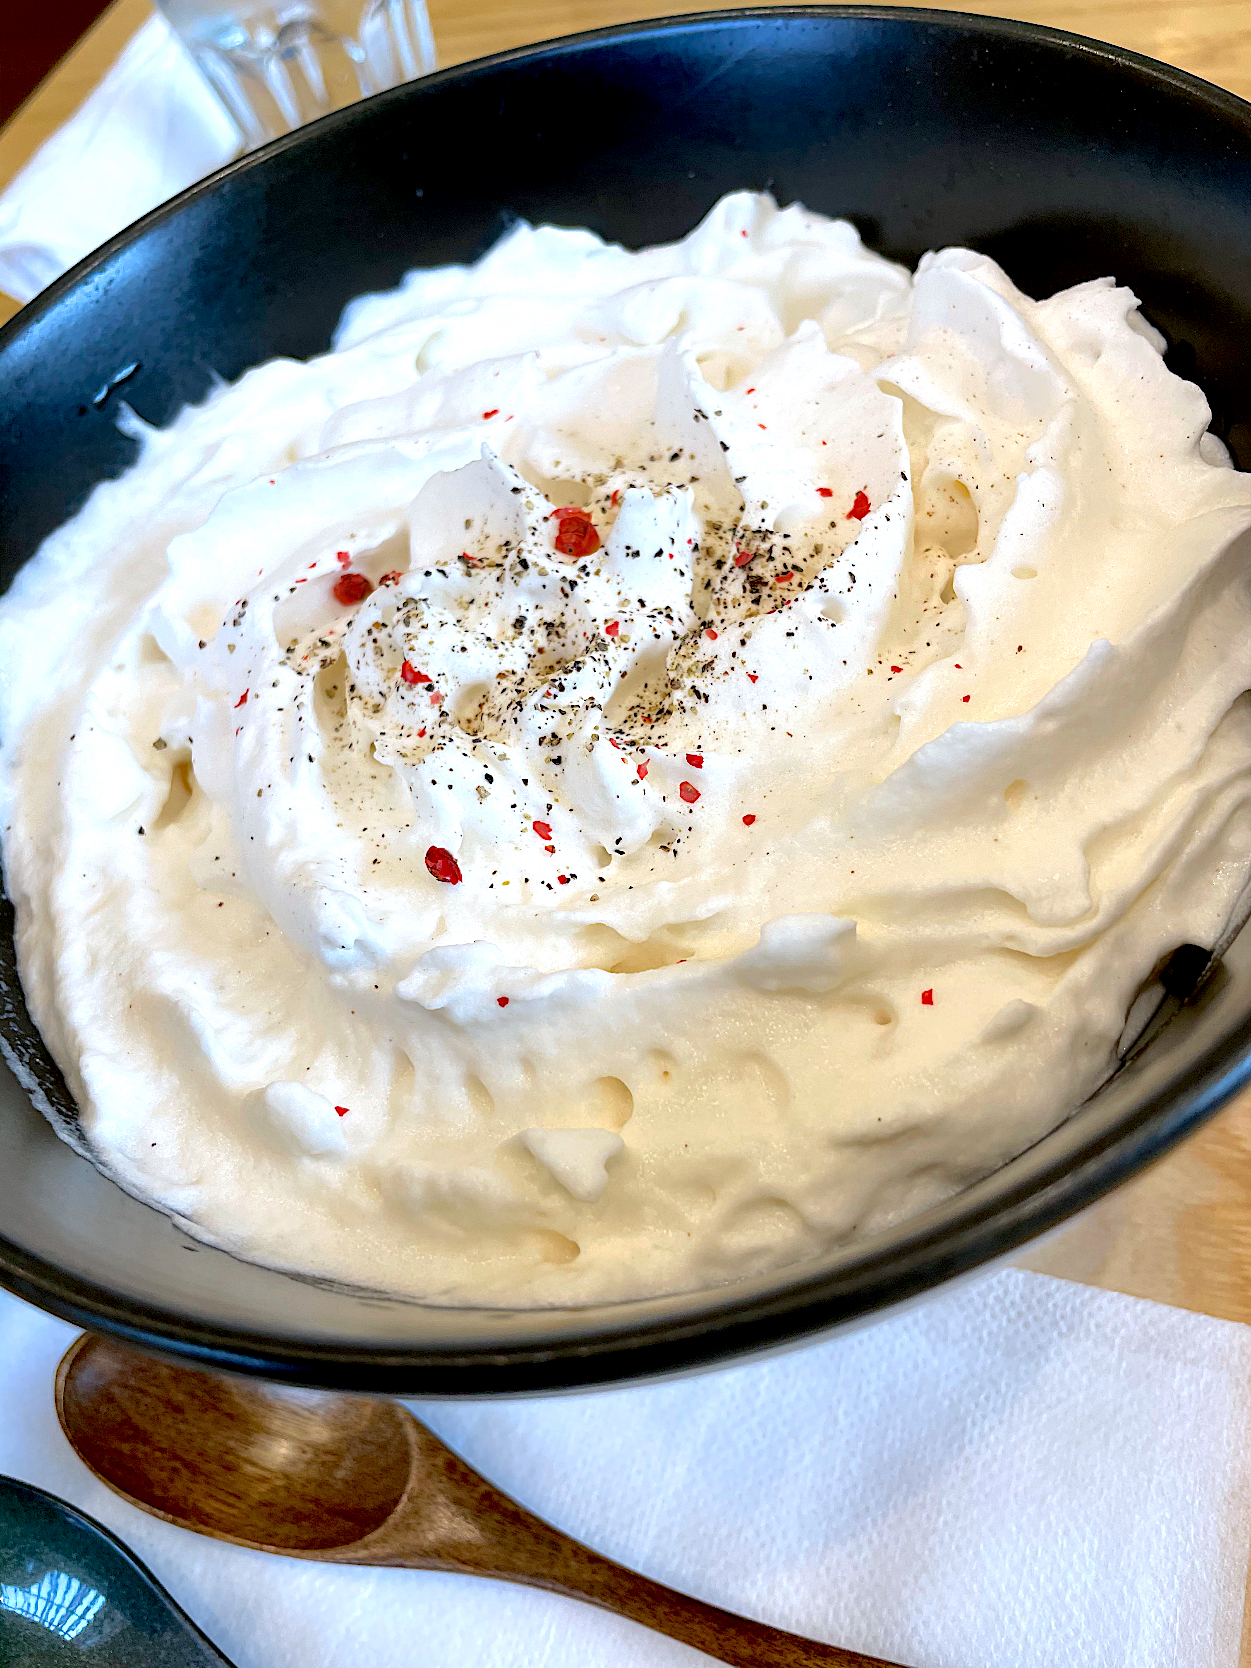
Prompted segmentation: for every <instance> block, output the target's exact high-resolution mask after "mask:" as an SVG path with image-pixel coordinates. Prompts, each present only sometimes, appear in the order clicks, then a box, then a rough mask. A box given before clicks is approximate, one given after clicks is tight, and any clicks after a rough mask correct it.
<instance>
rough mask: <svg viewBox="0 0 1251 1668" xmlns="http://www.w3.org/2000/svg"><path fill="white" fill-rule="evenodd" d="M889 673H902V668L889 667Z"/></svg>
mask: <svg viewBox="0 0 1251 1668" xmlns="http://www.w3.org/2000/svg"><path fill="white" fill-rule="evenodd" d="M891 671H892V672H902V671H903V667H902V666H892V667H891Z"/></svg>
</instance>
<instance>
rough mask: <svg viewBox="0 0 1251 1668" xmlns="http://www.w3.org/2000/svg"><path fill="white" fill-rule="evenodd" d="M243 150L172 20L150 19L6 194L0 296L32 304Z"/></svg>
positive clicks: (0, 201) (0, 213)
mask: <svg viewBox="0 0 1251 1668" xmlns="http://www.w3.org/2000/svg"><path fill="white" fill-rule="evenodd" d="M240 148H241V141H240V137H239V131H238V129H237V128H236V127H235V125H234V123H233V122H232V121H231V119H230V117H229V116H228V115H227V114H226V112H225V110H223V108H222V107H221V105H220V104H219V103H218V101H217V98H216V95H215V94H214V93H213V92H212V90H211V88H210V87H209V86H208V84H207V83H206V82H205V80H204V79H203V77H202V76H201V74H200V72H199V70H198V69H196V67H195V65H194V63H193V62H192V61H191V58H190V56H189V55H188V54H187V52H186V51H185V50H184V49H183V47H182V46H181V44H180V43H179V41H178V39H177V37H176V36H175V35H174V34H173V32H172V31H171V29H170V27H169V25H168V24H167V23H166V21H165V19H164V18H163V17H160V16H159V15H156V16H153V17H151V18H150V19H149V20H148V22H147V23H145V24H144V25H143V27H142V28H141V29H140V30H139V32H138V33H137V34H136V35H135V36H134V38H133V39H132V40H131V42H130V44H129V45H128V46H127V47H126V49H125V51H124V52H123V53H122V54H121V56H120V57H119V58H118V60H117V62H116V63H115V64H114V65H113V67H112V68H111V69H110V70H109V72H108V74H107V75H106V76H105V77H104V80H103V81H101V83H100V84H99V86H98V87H97V88H96V89H95V91H94V92H93V93H91V94H90V95H89V96H88V97H87V98H86V99H84V101H83V103H82V104H81V105H80V106H79V108H78V109H77V111H76V112H75V113H74V115H73V116H72V117H71V118H70V120H69V121H68V122H66V123H65V125H64V127H62V128H59V129H58V130H57V132H56V133H54V134H53V135H52V137H51V139H49V140H48V141H47V143H46V144H44V145H42V146H41V147H40V149H39V150H38V151H36V152H35V155H34V156H33V157H32V158H31V159H30V161H29V162H28V163H27V164H26V166H25V168H23V169H22V170H21V172H20V173H19V174H17V175H16V176H15V177H14V179H13V180H12V181H11V182H10V184H9V187H8V189H7V191H5V192H4V194H3V196H0V290H4V291H5V292H6V293H7V294H9V295H11V296H14V297H16V299H17V300H18V301H29V300H30V299H31V297H32V296H35V295H37V294H38V293H39V291H40V290H41V289H43V288H45V286H46V285H48V284H50V283H51V282H52V280H53V279H54V278H59V277H60V275H61V273H63V272H66V271H68V269H69V268H70V267H71V266H73V265H74V264H75V262H77V261H80V260H82V258H83V256H84V255H89V254H90V253H91V251H92V250H93V249H95V248H98V247H99V245H100V244H102V243H104V242H105V241H106V240H107V239H108V238H111V237H112V236H113V234H114V233H115V232H120V231H121V229H122V227H123V226H129V225H130V223H131V221H132V220H138V219H139V217H140V215H143V214H147V213H148V211H149V210H150V209H154V208H156V206H157V204H158V203H163V202H165V201H166V200H167V198H170V197H173V196H175V195H176V193H178V192H179V191H182V190H185V188H186V187H187V186H189V185H193V184H194V183H195V181H196V180H198V179H203V178H204V176H205V174H211V173H212V171H213V169H214V168H220V167H221V166H222V164H223V163H224V162H229V161H230V159H231V157H232V156H234V155H236V154H237V152H238V151H239V149H240Z"/></svg>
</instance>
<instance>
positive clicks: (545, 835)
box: [530, 822, 552, 840]
mask: <svg viewBox="0 0 1251 1668" xmlns="http://www.w3.org/2000/svg"><path fill="white" fill-rule="evenodd" d="M530 826H531V828H533V830H534V832H535V833H536V834H537V835H538V837H539V839H540V840H550V839H551V837H552V825H551V823H550V822H532V823H531V824H530Z"/></svg>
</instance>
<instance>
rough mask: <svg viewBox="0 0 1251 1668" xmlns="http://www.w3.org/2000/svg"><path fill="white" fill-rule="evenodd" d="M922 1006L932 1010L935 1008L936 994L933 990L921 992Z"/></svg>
mask: <svg viewBox="0 0 1251 1668" xmlns="http://www.w3.org/2000/svg"><path fill="white" fill-rule="evenodd" d="M921 1006H922V1007H923V1008H932V1007H933V1006H934V992H933V991H932V990H923V991H922V992H921Z"/></svg>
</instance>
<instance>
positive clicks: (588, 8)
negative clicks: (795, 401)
mask: <svg viewBox="0 0 1251 1668" xmlns="http://www.w3.org/2000/svg"><path fill="white" fill-rule="evenodd" d="M753 3H754V0H753ZM732 4H733V0H720V5H719V6H718V9H725V8H726V7H727V5H732ZM429 6H430V12H431V17H432V21H433V24H434V30H435V36H436V38H437V41H438V47H439V58H440V63H441V65H443V66H449V65H452V64H458V63H463V62H465V61H466V60H468V59H470V58H478V57H482V56H484V55H486V54H488V53H491V52H498V51H502V50H505V49H506V48H509V47H515V46H523V45H526V44H527V43H529V42H532V41H539V40H546V39H550V38H551V37H553V36H556V35H564V34H571V33H574V32H576V31H577V30H581V29H592V28H599V27H602V26H605V25H609V24H614V23H623V22H628V21H631V20H634V19H637V18H645V17H656V16H662V15H664V14H665V13H666V12H674V11H682V10H699V9H706V8H701V7H700V6H699V5H698V0H672V3H671V4H668V5H666V4H664V3H663V0H662V3H660V4H649V3H648V0H429ZM707 9H711V8H707ZM952 9H957V8H952ZM958 9H959V10H962V11H968V12H979V13H983V14H986V15H991V16H1005V15H1006V16H1011V17H1015V18H1019V19H1022V20H1024V21H1027V22H1032V23H1044V24H1050V25H1052V26H1054V27H1056V28H1061V29H1070V30H1073V31H1074V32H1075V33H1078V34H1083V35H1091V36H1094V37H1096V38H1098V39H1101V40H1106V41H1112V42H1114V43H1115V44H1117V45H1120V46H1126V47H1130V48H1132V49H1133V50H1134V51H1137V52H1142V53H1145V54H1147V55H1148V56H1149V57H1153V58H1161V59H1163V60H1164V61H1165V62H1167V63H1171V64H1175V65H1177V66H1178V68H1180V69H1185V70H1190V71H1191V72H1192V73H1194V74H1196V75H1200V76H1203V77H1204V78H1205V79H1207V80H1209V81H1215V82H1217V83H1219V84H1220V85H1221V86H1224V87H1227V88H1229V89H1230V91H1232V92H1235V93H1238V94H1239V95H1240V96H1241V97H1243V98H1247V99H1251V4H1248V0H1201V3H1197V4H1179V3H1176V0H1032V3H1026V4H1017V5H1012V4H1011V3H1010V0H965V3H964V4H962V5H961V6H960V7H959V8H958ZM149 12H150V0H114V4H113V5H112V6H111V7H110V9H109V10H108V11H107V12H106V13H105V14H104V15H103V16H102V17H101V18H100V20H99V22H98V23H97V24H96V25H95V27H94V28H93V29H91V30H90V31H89V33H88V34H86V35H85V36H84V37H83V38H82V40H81V41H80V42H79V43H78V45H77V46H76V47H75V48H74V49H73V51H72V52H70V53H69V55H68V56H67V57H66V58H65V59H63V60H62V62H61V63H60V64H59V65H58V66H57V68H56V69H55V70H54V71H53V72H52V74H51V75H50V76H49V77H48V78H47V80H46V81H44V82H43V84H42V85H41V86H40V87H39V88H37V89H36V91H35V92H34V93H33V94H32V95H31V97H30V98H29V99H28V100H27V101H26V103H25V104H24V105H23V106H22V108H21V109H20V110H19V111H18V112H17V114H16V115H15V116H14V117H13V119H12V120H11V121H10V122H9V123H8V124H7V126H5V127H4V128H3V129H2V130H0V189H3V187H4V186H5V185H6V184H7V182H8V180H9V179H10V178H11V177H12V175H13V174H15V173H16V172H17V170H18V169H19V168H20V167H21V166H22V164H23V163H24V162H25V161H26V159H27V158H28V157H29V156H31V155H32V154H33V152H34V151H35V150H36V149H37V148H38V146H39V145H40V144H42V143H43V141H44V140H45V139H46V138H47V137H48V136H49V135H50V134H51V133H53V132H54V131H55V130H56V128H57V127H59V126H60V124H61V123H62V122H63V121H65V120H66V118H67V117H68V116H69V115H70V114H71V113H72V112H73V110H74V109H75V108H76V107H77V105H78V104H79V102H80V101H81V100H82V99H83V98H84V97H85V95H86V94H87V93H88V92H89V91H90V90H91V88H92V87H94V86H95V84H96V83H97V82H98V81H99V79H100V78H101V76H102V75H103V74H104V72H105V70H106V69H107V68H108V66H109V65H110V64H111V63H112V61H113V59H114V58H115V57H116V56H117V54H118V52H119V51H120V50H121V48H122V47H123V46H124V45H125V43H126V41H127V40H129V38H130V37H131V35H132V34H133V33H134V32H135V30H136V29H137V28H138V27H139V26H140V24H141V23H142V22H143V21H144V19H145V18H146V17H147V16H148V15H149ZM16 310H17V304H16V303H15V302H13V301H12V300H11V299H10V298H8V297H6V296H4V295H2V294H0V322H3V320H4V319H6V318H8V317H10V316H11V315H12V314H13V313H14V312H15V311H16ZM1019 1261H1020V1265H1021V1266H1022V1267H1027V1268H1034V1269H1038V1270H1041V1271H1044V1272H1046V1273H1050V1274H1056V1275H1061V1276H1064V1277H1067V1278H1069V1279H1074V1280H1081V1281H1085V1282H1087V1283H1089V1284H1091V1285H1097V1286H1105V1287H1108V1288H1111V1289H1113V1290H1117V1291H1122V1292H1128V1293H1131V1294H1132V1295H1134V1296H1138V1297H1149V1298H1155V1299H1157V1300H1159V1301H1161V1302H1164V1303H1172V1304H1176V1305H1179V1306H1180V1307H1182V1308H1187V1309H1194V1310H1198V1311H1200V1312H1202V1313H1206V1314H1209V1315H1216V1316H1220V1317H1222V1318H1224V1319H1227V1320H1235V1321H1251V1093H1249V1094H1247V1095H1244V1096H1243V1097H1241V1098H1240V1099H1239V1100H1237V1101H1235V1102H1234V1103H1233V1104H1232V1105H1231V1106H1230V1107H1228V1108H1227V1109H1226V1110H1225V1111H1224V1112H1223V1113H1222V1114H1221V1115H1220V1116H1219V1117H1217V1118H1216V1119H1214V1120H1213V1121H1212V1122H1211V1123H1209V1124H1208V1125H1207V1126H1206V1127H1205V1128H1204V1129H1203V1130H1202V1131H1201V1132H1200V1133H1199V1134H1198V1135H1197V1136H1195V1137H1194V1138H1193V1139H1192V1140H1190V1141H1189V1142H1187V1143H1186V1144H1185V1145H1184V1146H1182V1147H1180V1148H1179V1149H1178V1150H1177V1151H1175V1152H1174V1153H1172V1154H1171V1155H1170V1156H1169V1157H1168V1158H1166V1159H1164V1160H1163V1161H1162V1162H1161V1163H1160V1164H1157V1165H1156V1166H1155V1167H1154V1168H1153V1169H1152V1170H1150V1171H1148V1172H1147V1173H1146V1174H1145V1175H1144V1176H1142V1177H1140V1178H1139V1179H1138V1180H1137V1181H1135V1182H1132V1183H1130V1185H1129V1186H1127V1187H1123V1188H1121V1189H1120V1190H1119V1191H1118V1192H1116V1193H1114V1194H1112V1195H1111V1196H1110V1197H1109V1198H1107V1199H1105V1200H1104V1201H1102V1202H1101V1203H1100V1204H1099V1205H1097V1206H1095V1207H1094V1208H1093V1209H1092V1210H1090V1211H1088V1212H1087V1213H1086V1214H1085V1215H1084V1216H1082V1217H1080V1218H1079V1219H1077V1220H1076V1221H1075V1222H1073V1223H1070V1224H1068V1225H1067V1226H1066V1227H1064V1228H1062V1229H1061V1230H1059V1231H1058V1232H1057V1233H1056V1234H1054V1235H1053V1236H1052V1237H1051V1238H1050V1239H1049V1240H1048V1241H1046V1242H1044V1243H1043V1244H1041V1245H1040V1246H1036V1247H1034V1248H1032V1249H1031V1250H1030V1252H1029V1253H1028V1254H1027V1255H1026V1256H1024V1257H1022V1258H1020V1259H1019ZM1249 1620H1251V1603H1249V1604H1248V1606H1247V1615H1245V1616H1244V1628H1243V1649H1242V1653H1241V1661H1242V1663H1243V1665H1244V1668H1251V1626H1248V1621H1249Z"/></svg>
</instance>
